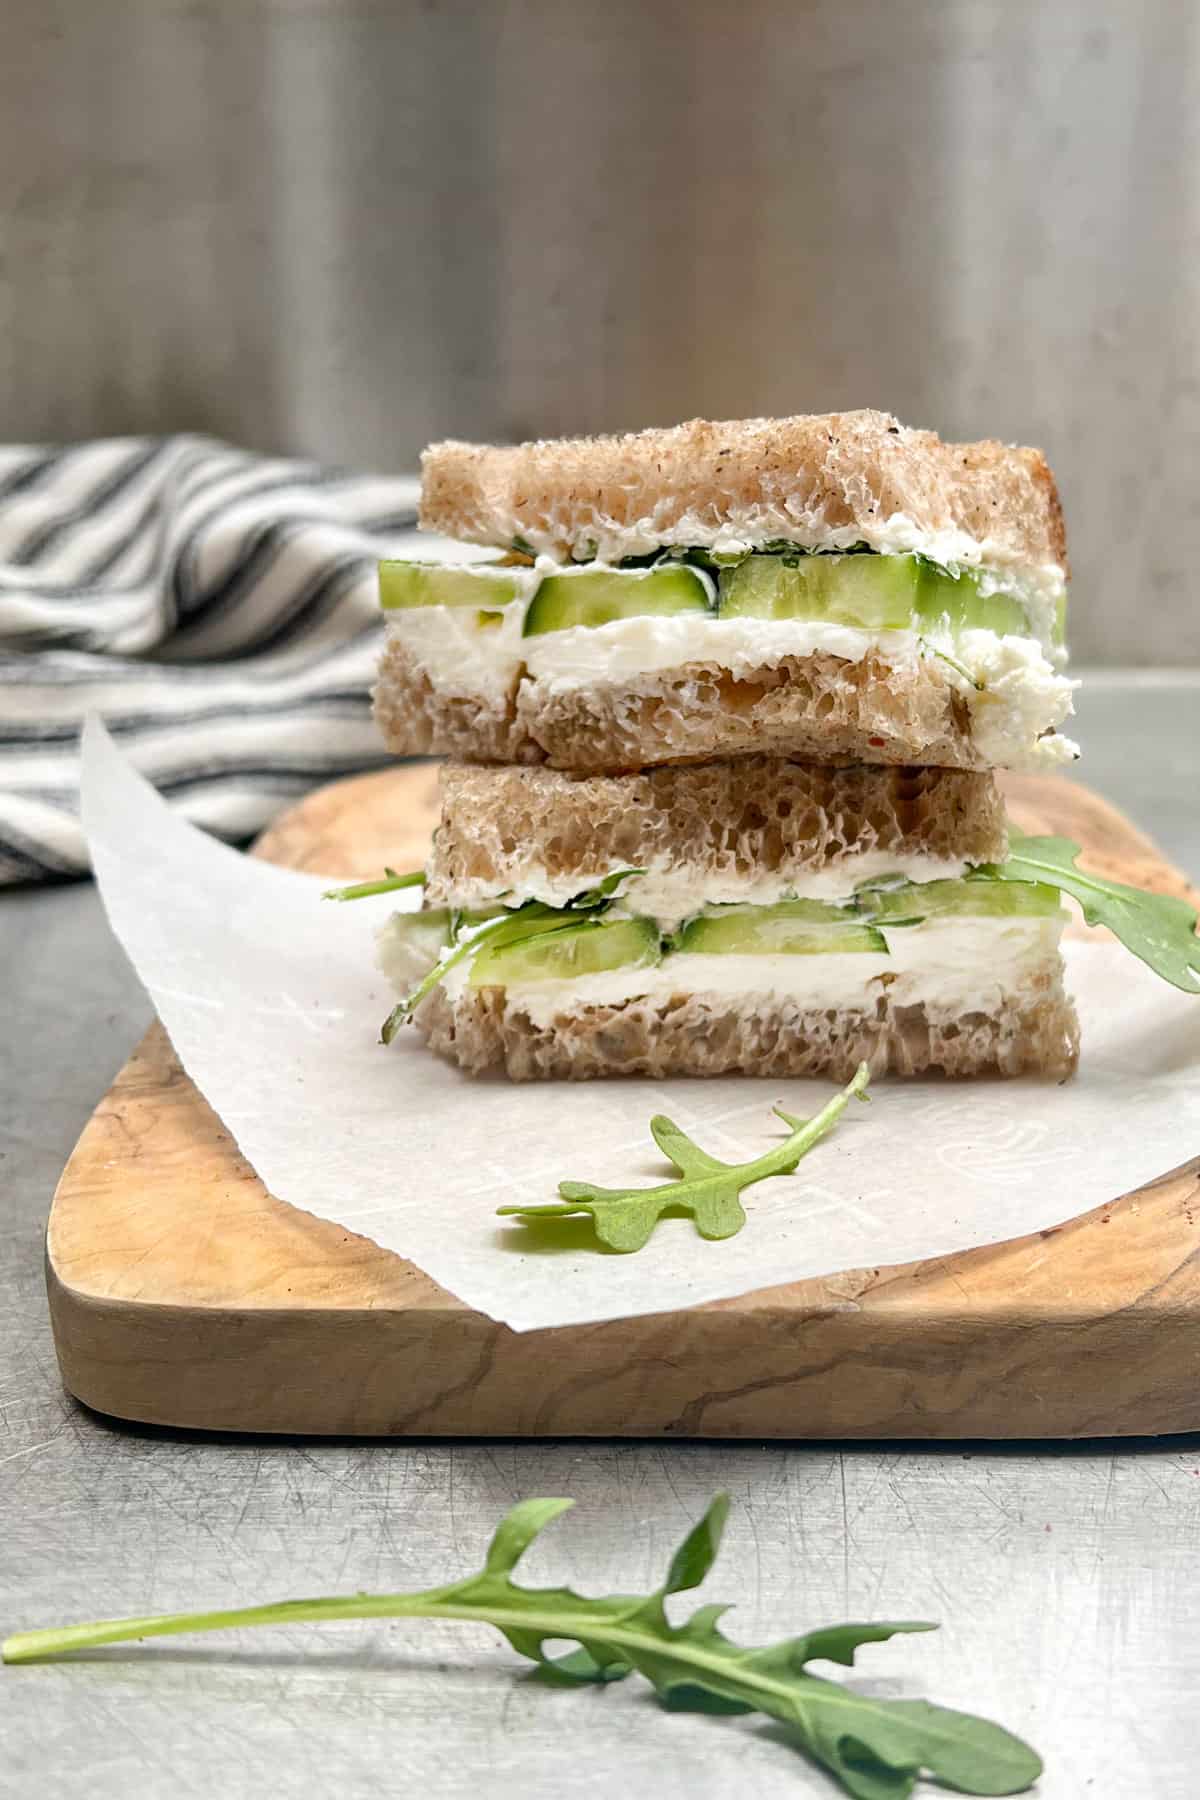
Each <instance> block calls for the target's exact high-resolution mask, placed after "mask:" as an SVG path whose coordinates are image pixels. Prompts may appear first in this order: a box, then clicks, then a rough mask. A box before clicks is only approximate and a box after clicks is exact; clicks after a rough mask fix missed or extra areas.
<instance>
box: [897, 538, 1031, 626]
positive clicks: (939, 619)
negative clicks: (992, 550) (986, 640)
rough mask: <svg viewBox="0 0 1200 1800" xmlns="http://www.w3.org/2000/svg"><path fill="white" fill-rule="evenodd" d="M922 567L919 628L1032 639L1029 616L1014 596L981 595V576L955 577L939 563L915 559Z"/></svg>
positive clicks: (919, 583)
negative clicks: (976, 632) (982, 632)
mask: <svg viewBox="0 0 1200 1800" xmlns="http://www.w3.org/2000/svg"><path fill="white" fill-rule="evenodd" d="M912 560H913V561H914V562H916V563H918V564H919V565H920V571H921V573H920V579H919V581H918V583H917V601H916V607H915V612H916V618H917V621H918V626H919V629H921V630H922V631H933V630H936V629H937V628H938V627H939V626H940V627H941V628H942V629H943V630H949V631H994V632H995V633H996V636H997V637H1030V636H1032V635H1033V634H1032V632H1031V630H1030V626H1029V615H1028V613H1027V612H1026V611H1025V608H1024V607H1023V606H1022V605H1021V602H1020V601H1019V600H1014V599H1013V596H1012V595H1011V594H981V593H980V591H979V577H978V576H977V575H973V574H971V573H970V571H969V570H965V569H964V571H963V572H962V574H961V575H951V573H950V571H949V570H948V569H939V568H938V566H937V564H936V563H930V562H925V561H924V560H923V559H922V558H920V557H914V558H913V559H912Z"/></svg>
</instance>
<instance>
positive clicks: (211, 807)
mask: <svg viewBox="0 0 1200 1800" xmlns="http://www.w3.org/2000/svg"><path fill="white" fill-rule="evenodd" d="M417 493H418V483H417V481H416V480H415V478H413V477H396V476H389V477H384V476H373V475H353V474H348V473H347V472H346V471H345V470H342V469H331V468H323V467H321V466H319V465H318V464H315V463H311V462H300V461H294V460H289V461H283V460H280V459H278V458H272V457H263V456H255V455H251V454H249V453H247V452H246V451H243V450H236V449H232V448H230V446H229V445H227V444H222V443H218V442H215V441H213V440H211V439H205V438H198V437H191V436H187V437H170V438H153V439H152V438H121V439H113V440H108V441H105V442H98V443H91V444H86V445H80V446H76V447H73V448H67V449H46V448H41V449H33V448H29V447H24V448H4V449H0V882H8V883H11V882H17V881H31V880H38V879H40V878H43V877H46V876H54V875H77V874H81V873H83V872H84V871H86V869H87V866H88V864H87V849H86V845H85V843H84V840H83V836H82V833H81V831H80V826H79V798H78V768H79V730H80V726H81V725H82V722H83V719H84V716H85V714H87V713H88V712H89V711H95V712H98V713H99V714H100V716H101V717H102V718H103V719H104V721H105V723H106V724H107V726H108V728H109V730H110V731H111V732H112V734H113V736H114V737H115V738H116V740H117V742H118V743H119V744H120V745H121V747H122V748H123V749H124V750H125V752H126V753H127V754H128V756H129V757H130V759H131V760H132V761H133V762H134V763H135V764H136V765H137V767H138V768H139V769H141V770H142V772H143V774H145V775H146V776H147V777H148V778H149V779H150V780H151V781H152V782H153V783H154V785H155V786H156V787H157V788H159V789H160V790H161V791H162V793H164V794H165V795H166V796H167V797H168V798H169V799H170V801H171V802H172V804H174V805H176V806H177V807H178V808H179V810H180V811H181V812H183V813H185V814H186V815H187V817H188V818H190V819H193V820H195V821H197V822H198V823H199V824H202V825H206V826H208V827H209V828H210V829H212V830H213V831H216V832H218V833H219V834H220V835H221V836H223V837H227V838H231V839H238V838H244V837H247V836H249V834H250V833H251V832H254V831H256V830H257V829H258V828H259V827H260V826H262V825H264V824H266V822H267V821H268V820H269V819H270V818H271V817H272V816H273V815H274V814H275V813H276V812H278V811H279V810H280V809H281V808H282V807H284V806H286V805H287V804H288V802H289V801H291V800H293V799H294V798H295V797H296V796H297V795H299V794H302V793H303V792H304V791H305V790H306V789H307V788H310V787H312V786H314V785H316V784H317V783H319V782H322V781H327V780H330V779H332V778H333V777H335V776H338V775H345V774H348V773H350V772H352V771H354V770H358V769H369V768H375V767H379V766H380V765H382V764H383V763H385V762H387V761H388V760H389V759H388V757H387V755H386V752H385V751H384V750H383V748H382V746H381V745H380V743H379V740H378V737H377V734H376V732H375V729H374V726H373V724H372V721H371V708H370V700H369V692H368V690H369V688H370V684H371V681H372V678H373V674H374V666H375V660H376V657H377V655H378V650H379V638H380V630H381V627H380V623H379V616H378V608H377V601H376V594H375V579H374V564H375V561H376V560H377V558H379V557H380V556H390V555H402V554H405V553H411V550H412V547H413V541H414V540H413V534H414V531H415V527H416V503H417Z"/></svg>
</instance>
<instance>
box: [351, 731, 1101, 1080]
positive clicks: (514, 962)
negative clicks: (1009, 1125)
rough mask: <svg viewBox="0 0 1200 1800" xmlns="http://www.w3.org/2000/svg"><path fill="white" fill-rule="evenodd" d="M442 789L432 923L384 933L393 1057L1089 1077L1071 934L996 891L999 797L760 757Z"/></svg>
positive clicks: (428, 899) (975, 778)
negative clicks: (406, 1026)
mask: <svg viewBox="0 0 1200 1800" xmlns="http://www.w3.org/2000/svg"><path fill="white" fill-rule="evenodd" d="M441 779H442V784H443V786H442V819H441V824H440V826H439V828H438V832H437V835H436V839H435V848H434V852H433V856H432V859H431V861H430V864H429V866H428V869H427V870H426V872H425V890H424V896H423V905H422V908H421V910H420V911H417V912H397V913H395V914H394V915H393V916H392V918H391V919H390V920H389V921H388V923H387V924H386V925H385V926H384V928H383V930H382V932H381V934H380V945H379V953H380V962H381V966H382V968H383V969H384V971H385V973H386V974H387V976H388V978H389V980H390V982H391V983H392V985H393V986H394V987H395V989H396V991H397V994H398V995H399V996H400V997H401V998H400V1001H399V1004H398V1005H397V1007H396V1009H395V1011H394V1013H393V1014H392V1016H391V1018H390V1019H389V1021H388V1023H387V1025H386V1026H385V1032H384V1035H385V1038H390V1037H391V1036H392V1035H393V1034H394V1032H395V1030H396V1029H397V1028H398V1027H399V1026H400V1024H402V1023H403V1022H404V1021H405V1020H407V1019H412V1020H413V1021H414V1022H415V1024H416V1026H417V1028H418V1029H419V1031H420V1032H421V1033H422V1034H423V1035H424V1037H425V1038H426V1039H427V1040H428V1042H429V1044H430V1045H431V1046H432V1048H433V1049H435V1050H437V1051H438V1052H440V1053H441V1054H442V1055H444V1056H446V1057H448V1058H449V1059H450V1060H451V1061H453V1062H455V1063H457V1064H458V1065H459V1066H460V1067H461V1068H463V1069H465V1070H469V1071H471V1072H473V1073H482V1072H484V1071H489V1070H493V1071H497V1072H501V1073H503V1074H505V1075H507V1076H508V1077H509V1078H510V1079H512V1080H516V1081H524V1080H531V1079H537V1078H543V1077H553V1078H560V1079H562V1078H565V1079H572V1080H575V1079H583V1078H588V1077H595V1076H600V1075H656V1076H663V1075H722V1074H728V1073H734V1072H740V1073H744V1074H754V1075H770V1076H772V1077H778V1076H785V1075H789V1076H802V1075H818V1074H820V1075H830V1076H832V1077H834V1078H836V1079H848V1078H849V1077H850V1075H851V1074H852V1073H853V1072H854V1070H855V1069H856V1068H857V1066H858V1065H859V1063H861V1062H867V1063H869V1064H870V1066H871V1068H872V1070H873V1071H874V1072H875V1073H877V1074H894V1075H917V1074H924V1073H926V1072H931V1071H940V1072H942V1073H944V1074H946V1075H951V1076H974V1075H983V1074H1002V1075H1019V1074H1034V1075H1040V1076H1046V1077H1050V1078H1053V1079H1062V1078H1064V1077H1066V1076H1067V1075H1069V1074H1070V1073H1071V1071H1072V1069H1073V1068H1074V1065H1075V1060H1076V1055H1077V1047H1078V1029H1077V1025H1076V1020H1075V1014H1074V1010H1073V1008H1072V1005H1071V1002H1070V1000H1069V999H1068V998H1067V996H1066V994H1065V992H1064V989H1063V983H1062V962H1061V958H1060V954H1059V938H1060V935H1061V932H1062V928H1063V923H1064V919H1065V914H1064V912H1063V911H1062V908H1061V904H1060V899H1059V894H1058V892H1057V890H1056V889H1055V888H1053V887H1046V886H1042V885H1040V884H1038V883H1036V882H1019V881H1012V880H1006V879H1004V878H1003V877H1002V876H1000V875H999V874H998V873H997V870H998V869H1000V868H1002V867H1003V862H1004V858H1005V856H1006V854H1007V842H1006V835H1005V824H1004V814H1003V809H1002V806H1001V803H1000V799H999V796H998V793H997V790H996V787H995V784H994V778H993V777H992V776H991V775H990V774H986V773H976V772H971V771H963V770H950V769H935V768H924V769H908V768H899V767H896V768H879V767H876V768H871V767H861V766H860V767H854V768H830V767H821V766H813V765H807V764H804V763H800V762H795V761H789V760H783V759H772V758H767V757H761V756H760V757H746V758H743V759H740V760H735V761H732V762H725V763H716V764H697V765H688V766H683V767H666V768H659V769H654V770H649V771H646V772H643V773H641V774H637V775H628V776H618V777H613V776H604V775H593V776H580V775H574V774H570V773H565V772H559V771H555V770H550V769H541V768H505V769H480V768H464V767H448V768H445V769H443V771H442V777H441ZM385 885H386V884H385Z"/></svg>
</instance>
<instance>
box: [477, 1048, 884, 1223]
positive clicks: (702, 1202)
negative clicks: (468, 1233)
mask: <svg viewBox="0 0 1200 1800" xmlns="http://www.w3.org/2000/svg"><path fill="white" fill-rule="evenodd" d="M870 1078H871V1076H870V1070H869V1069H868V1068H867V1065H866V1063H860V1064H859V1066H858V1069H857V1072H856V1073H855V1075H854V1078H853V1080H852V1081H851V1082H850V1083H849V1085H848V1086H847V1087H845V1088H843V1090H842V1092H841V1093H840V1094H836V1095H835V1096H834V1098H833V1099H832V1100H831V1101H830V1102H829V1104H828V1106H826V1107H825V1108H824V1109H823V1110H822V1111H821V1112H819V1113H818V1114H817V1116H816V1118H815V1119H795V1118H793V1117H792V1115H791V1113H786V1112H784V1110H783V1108H782V1107H781V1106H777V1107H775V1108H774V1111H775V1112H776V1113H777V1114H778V1116H779V1117H780V1118H781V1119H782V1120H783V1121H784V1122H785V1124H787V1125H790V1126H791V1132H790V1134H789V1136H788V1137H786V1138H785V1139H784V1141H783V1143H782V1144H777V1145H776V1147H775V1148H774V1150H768V1151H767V1152H766V1153H765V1155H763V1156H756V1157H755V1158H754V1159H753V1160H752V1161H751V1162H744V1163H723V1162H718V1161H717V1159H716V1157H715V1156H710V1155H709V1154H708V1152H707V1151H706V1150H702V1149H701V1148H700V1146H699V1144H695V1143H693V1142H692V1140H691V1138H690V1137H689V1136H688V1135H687V1133H686V1131H683V1130H682V1129H681V1128H680V1127H679V1126H678V1125H675V1124H673V1123H672V1121H671V1120H670V1119H667V1118H664V1117H663V1115H662V1114H661V1113H658V1114H657V1115H656V1116H655V1117H654V1118H653V1119H651V1121H650V1132H651V1135H652V1137H653V1138H654V1141H655V1143H656V1144H657V1145H658V1147H659V1149H660V1150H661V1151H662V1153H663V1155H664V1156H665V1157H666V1158H667V1160H668V1161H669V1162H671V1163H673V1164H674V1165H675V1167H676V1169H678V1171H679V1174H680V1176H681V1177H682V1179H681V1180H679V1181H668V1182H664V1183H663V1184H662V1186H660V1187H652V1188H602V1187H597V1186H596V1185H595V1183H594V1182H591V1181H560V1182H559V1184H558V1191H559V1193H560V1194H561V1195H562V1200H561V1201H560V1202H552V1203H551V1204H550V1205H548V1206H498V1207H497V1208H496V1211H497V1213H499V1214H500V1215H501V1216H504V1217H515V1218H522V1219H533V1218H542V1219H546V1218H551V1219H565V1218H569V1217H570V1216H571V1215H572V1214H574V1213H590V1214H591V1217H592V1222H593V1224H594V1225H595V1228H596V1236H597V1237H598V1238H599V1239H600V1242H601V1243H602V1244H606V1245H607V1246H608V1248H609V1249H610V1250H619V1251H622V1252H624V1253H628V1252H629V1251H633V1250H641V1249H643V1248H644V1246H645V1245H646V1244H647V1243H648V1242H649V1241H650V1236H651V1234H652V1232H653V1230H654V1227H655V1226H656V1225H657V1224H658V1222H659V1220H660V1219H661V1218H662V1216H663V1214H664V1213H665V1212H667V1211H668V1210H671V1209H674V1210H676V1211H682V1212H685V1213H690V1214H691V1217H692V1219H693V1221H694V1223H695V1226H696V1230H697V1231H698V1232H699V1233H700V1236H701V1237H702V1238H727V1237H733V1236H734V1235H735V1234H736V1233H737V1232H739V1231H740V1230H741V1229H742V1226H743V1225H744V1224H745V1223H746V1214H745V1210H744V1208H743V1206H742V1202H741V1191H742V1189H743V1188H744V1187H749V1186H750V1184H751V1182H754V1181H764V1180H765V1179H766V1178H767V1176H768V1175H790V1174H791V1173H792V1171H793V1170H794V1169H795V1168H796V1166H797V1164H798V1163H799V1161H800V1158H801V1157H802V1156H804V1155H805V1154H806V1152H808V1151H809V1150H811V1149H812V1147H813V1145H814V1144H815V1143H817V1141H818V1140H819V1139H820V1138H823V1137H824V1136H825V1134H826V1132H828V1131H831V1130H832V1129H833V1127H834V1125H835V1124H836V1123H837V1121H838V1119H839V1118H840V1117H841V1115H842V1113H843V1112H844V1111H845V1109H846V1106H847V1105H848V1103H849V1101H850V1100H851V1098H852V1097H857V1098H858V1099H860V1100H865V1099H866V1091H865V1090H866V1086H867V1083H868V1081H869V1080H870Z"/></svg>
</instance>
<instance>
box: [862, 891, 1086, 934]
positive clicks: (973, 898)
mask: <svg viewBox="0 0 1200 1800" xmlns="http://www.w3.org/2000/svg"><path fill="white" fill-rule="evenodd" d="M855 905H856V907H857V908H858V909H859V910H860V911H861V912H863V913H864V914H866V915H867V916H868V917H869V918H870V919H871V921H872V922H873V923H874V924H876V925H885V926H886V925H892V926H897V925H900V924H914V925H919V924H921V923H922V921H923V920H925V919H943V918H964V919H1001V918H1053V917H1054V915H1055V914H1056V913H1057V912H1059V911H1060V910H1061V906H1062V901H1061V897H1060V895H1059V892H1058V889H1057V888H1052V887H1048V886H1047V885H1046V884H1045V883H1044V882H1040V881H987V880H983V879H980V880H976V881H920V882H909V883H906V884H905V885H904V886H903V887H894V888H887V889H874V890H872V889H870V888H865V889H860V890H859V892H858V894H857V895H856V897H855Z"/></svg>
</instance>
